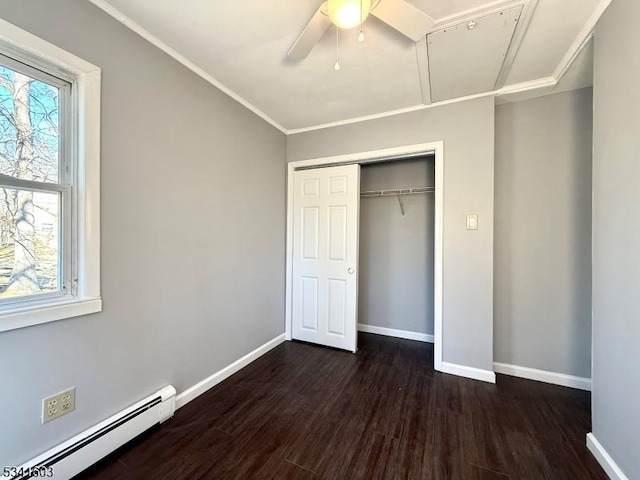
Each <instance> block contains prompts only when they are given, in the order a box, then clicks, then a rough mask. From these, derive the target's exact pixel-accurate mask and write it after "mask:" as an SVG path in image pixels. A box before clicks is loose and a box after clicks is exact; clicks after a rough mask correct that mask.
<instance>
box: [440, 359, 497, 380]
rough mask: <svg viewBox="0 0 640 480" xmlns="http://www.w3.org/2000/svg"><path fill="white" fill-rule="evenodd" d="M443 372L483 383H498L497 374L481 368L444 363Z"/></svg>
mask: <svg viewBox="0 0 640 480" xmlns="http://www.w3.org/2000/svg"><path fill="white" fill-rule="evenodd" d="M441 372H443V373H449V374H451V375H457V376H459V377H465V378H471V379H473V380H480V381H482V382H488V383H496V374H495V373H494V372H492V371H491V370H482V369H480V368H474V367H466V366H464V365H456V364H455V363H448V362H442V370H441Z"/></svg>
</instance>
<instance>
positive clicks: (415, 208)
mask: <svg viewBox="0 0 640 480" xmlns="http://www.w3.org/2000/svg"><path fill="white" fill-rule="evenodd" d="M434 167H435V165H434V158H433V157H430V158H424V159H420V160H407V161H401V162H390V163H378V164H373V165H363V166H362V169H361V177H360V189H361V190H362V191H366V190H384V189H392V188H408V187H426V186H433V185H434V182H435V179H434ZM434 200H435V197H434V195H433V194H432V193H430V194H426V195H407V196H403V197H402V201H403V203H404V208H405V214H406V218H405V219H404V220H403V219H402V218H401V214H400V206H399V204H398V198H397V197H371V198H366V197H365V198H362V199H361V200H360V268H359V272H360V276H359V285H358V296H359V298H358V303H359V305H358V319H359V322H360V323H363V324H366V325H374V326H378V327H385V328H392V329H396V330H406V331H409V332H418V333H427V334H430V335H433V246H434V220H435V219H434V206H435V204H434Z"/></svg>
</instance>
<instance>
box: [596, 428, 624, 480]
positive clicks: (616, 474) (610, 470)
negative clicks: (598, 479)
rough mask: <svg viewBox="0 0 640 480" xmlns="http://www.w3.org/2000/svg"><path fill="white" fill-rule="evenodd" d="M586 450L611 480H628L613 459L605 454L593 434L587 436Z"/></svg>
mask: <svg viewBox="0 0 640 480" xmlns="http://www.w3.org/2000/svg"><path fill="white" fill-rule="evenodd" d="M587 448H588V449H589V451H590V452H591V453H592V454H593V456H594V457H596V460H597V461H598V463H599V464H600V466H601V467H602V469H603V470H604V471H605V473H606V474H607V475H609V478H611V479H612V480H629V478H628V477H627V476H626V475H625V474H624V472H623V471H622V470H621V469H620V467H618V465H616V462H614V461H613V458H611V456H610V455H609V454H608V453H607V451H606V450H605V449H604V447H603V446H602V445H601V444H600V442H598V440H597V439H596V437H594V436H593V433H588V434H587Z"/></svg>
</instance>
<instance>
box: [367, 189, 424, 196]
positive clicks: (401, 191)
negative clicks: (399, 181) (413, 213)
mask: <svg viewBox="0 0 640 480" xmlns="http://www.w3.org/2000/svg"><path fill="white" fill-rule="evenodd" d="M435 191H436V187H415V188H392V189H389V190H369V191H367V192H360V197H389V196H393V197H396V196H398V195H419V194H424V193H434V192H435Z"/></svg>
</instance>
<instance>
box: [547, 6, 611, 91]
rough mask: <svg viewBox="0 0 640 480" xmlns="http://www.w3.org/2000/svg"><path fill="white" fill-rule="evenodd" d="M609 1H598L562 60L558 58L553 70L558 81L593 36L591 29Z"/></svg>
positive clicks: (594, 26) (593, 28)
mask: <svg viewBox="0 0 640 480" xmlns="http://www.w3.org/2000/svg"><path fill="white" fill-rule="evenodd" d="M611 2H612V0H600V3H598V5H597V6H596V9H595V10H594V11H593V13H592V14H591V16H590V17H589V19H588V20H587V23H586V24H585V26H584V27H582V30H580V33H578V36H577V37H576V39H575V40H574V41H573V44H572V45H571V47H569V50H568V51H567V53H566V54H565V56H564V57H562V60H560V63H559V64H558V66H557V68H556V69H555V71H554V72H553V76H554V77H555V78H556V79H558V81H559V80H560V79H561V78H562V77H564V75H565V73H567V70H569V68H570V67H571V65H573V62H575V60H576V59H577V58H578V56H580V53H581V52H582V50H583V49H584V47H586V46H587V45H588V43H589V40H591V37H593V31H594V30H595V28H596V25H597V24H598V21H599V20H600V17H602V15H603V14H604V12H605V10H606V9H607V8H608V7H609V5H611Z"/></svg>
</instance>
